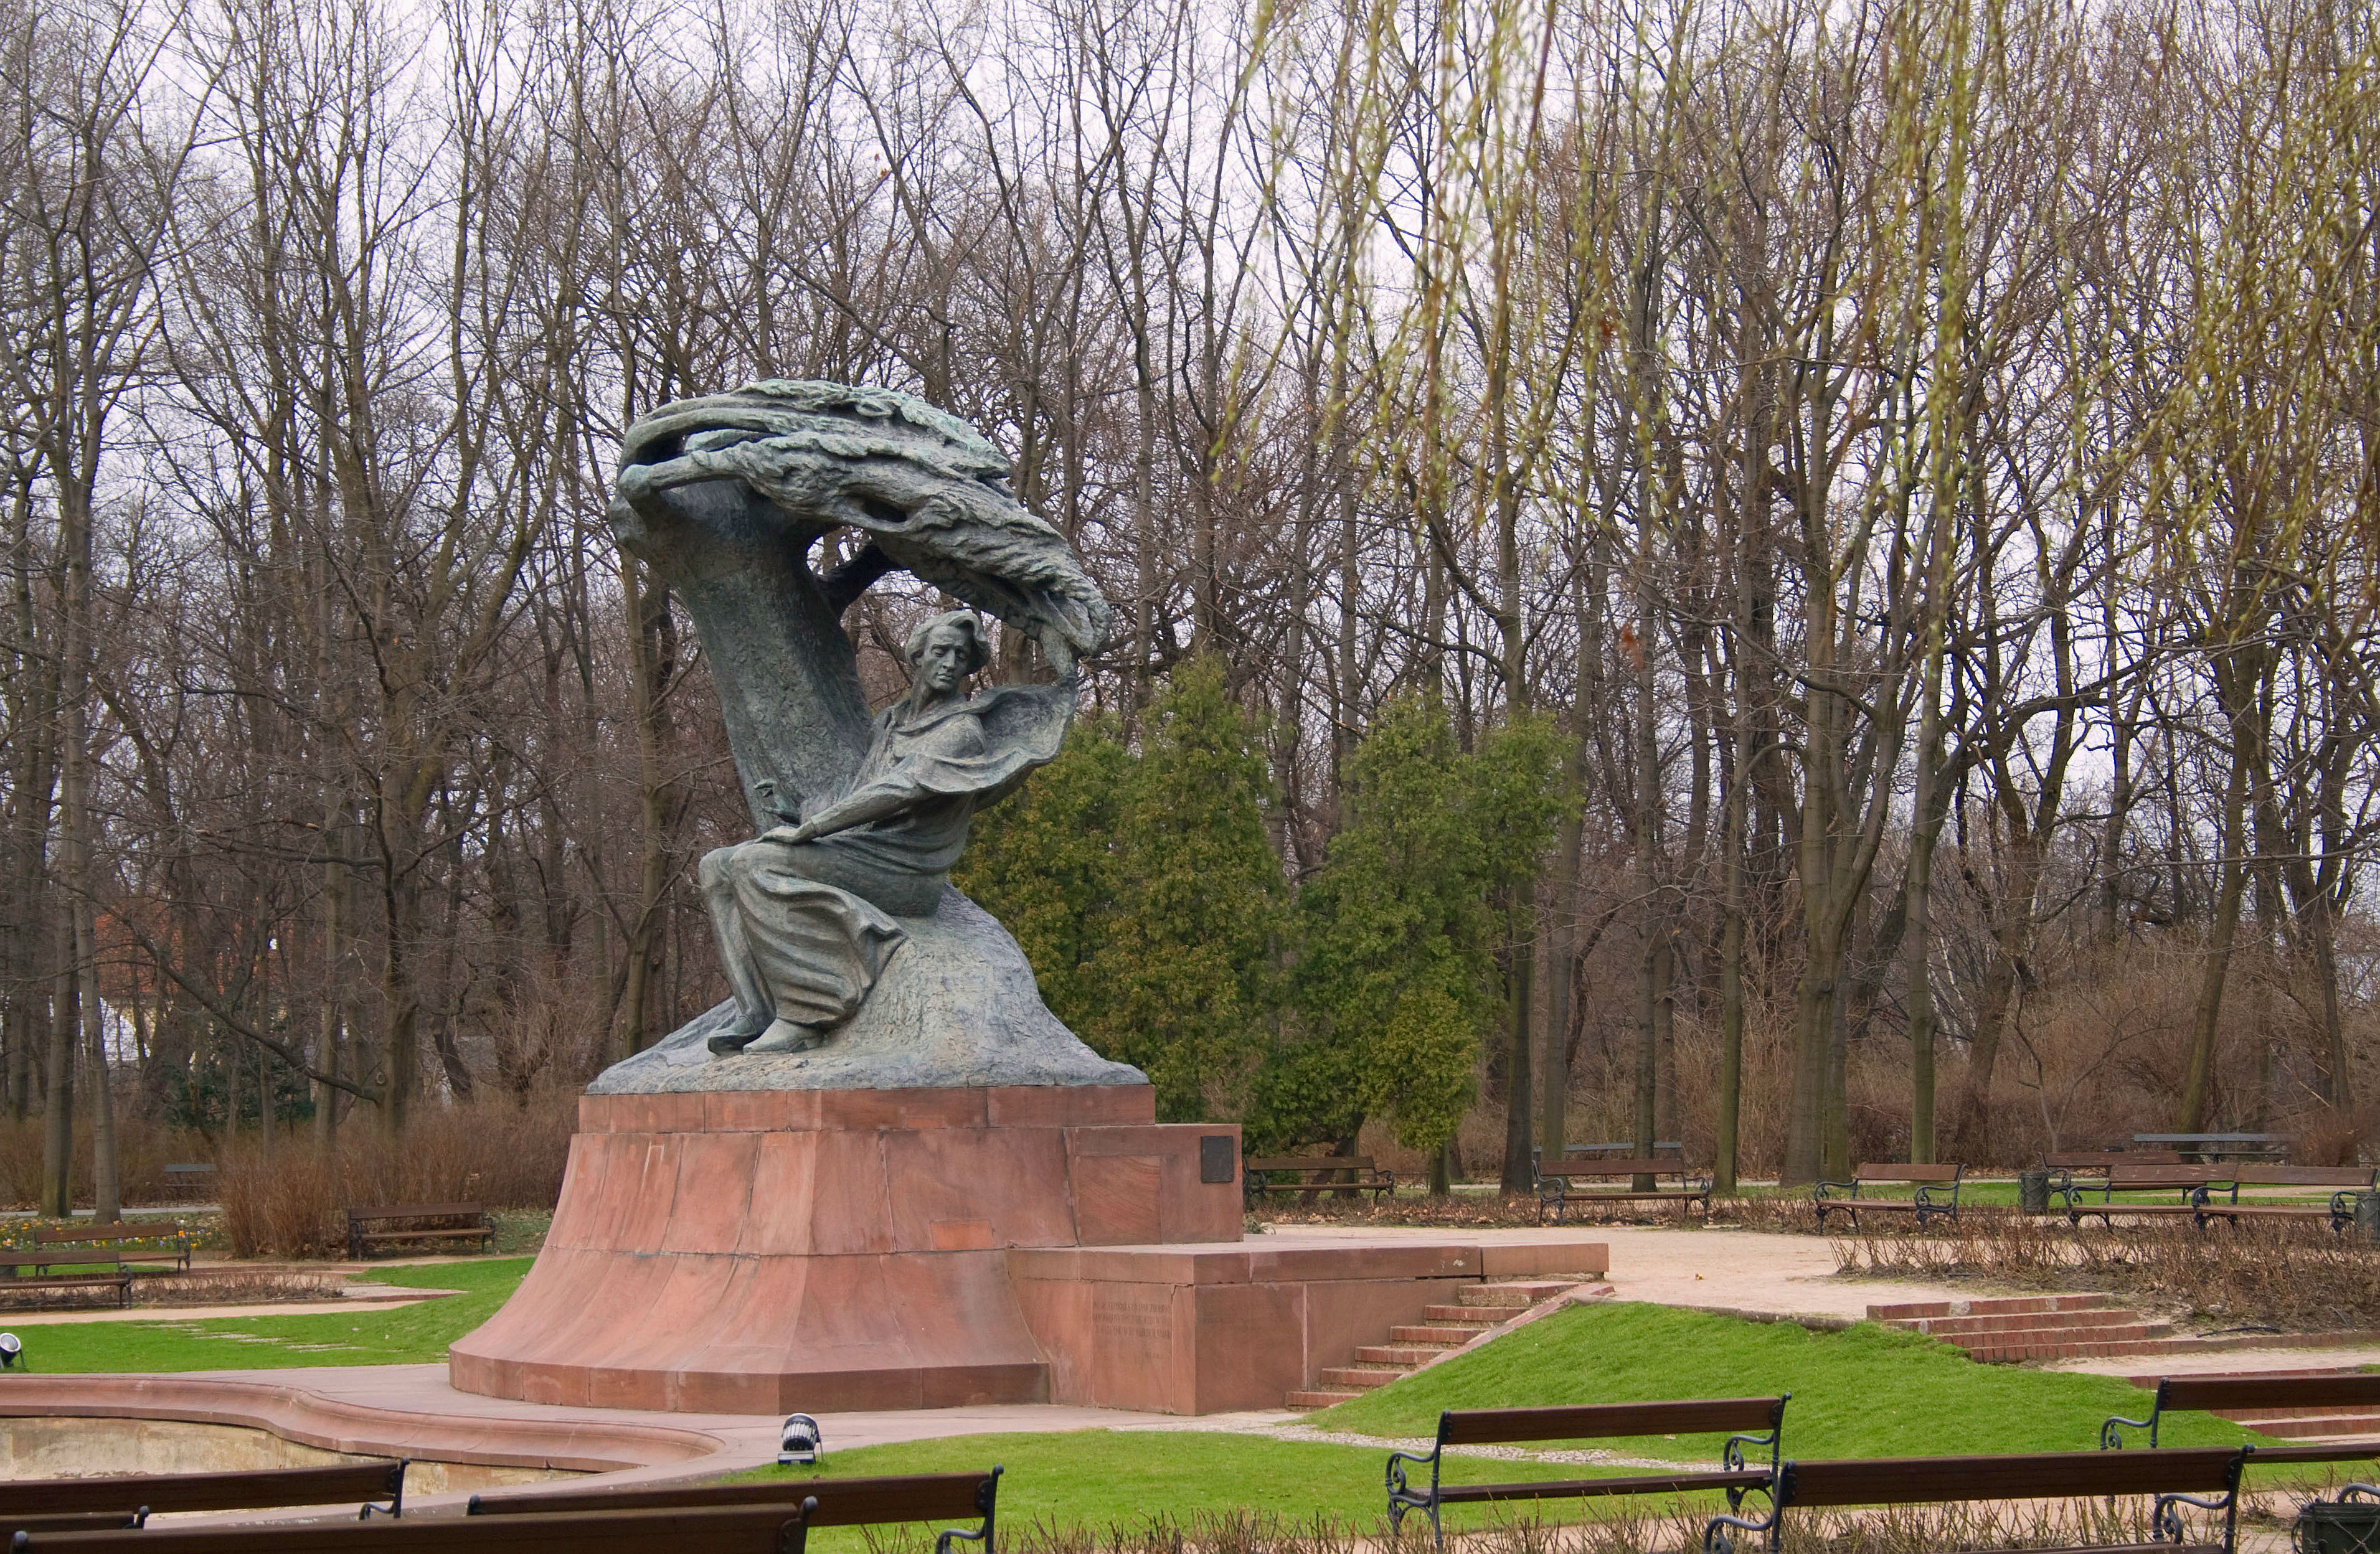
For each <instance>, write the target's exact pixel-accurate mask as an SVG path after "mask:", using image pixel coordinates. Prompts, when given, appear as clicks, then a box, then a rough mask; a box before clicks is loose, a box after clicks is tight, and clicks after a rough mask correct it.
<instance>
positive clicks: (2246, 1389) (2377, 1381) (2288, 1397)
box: [2157, 1373, 2380, 1456]
mask: <svg viewBox="0 0 2380 1554" xmlns="http://www.w3.org/2000/svg"><path fill="white" fill-rule="evenodd" d="M2157 1397H2158V1399H2159V1401H2160V1406H2162V1407H2164V1408H2166V1409H2168V1410H2177V1409H2179V1410H2186V1411H2196V1412H2201V1413H2204V1412H2207V1411H2211V1410H2221V1409H2228V1408H2293V1407H2305V1408H2338V1407H2344V1406H2348V1405H2350V1404H2356V1403H2380V1373H2374V1374H2370V1375H2355V1376H2168V1377H2167V1378H2165V1379H2164V1380H2163V1381H2162V1382H2161V1383H2159V1385H2158V1387H2157ZM2263 1454H2264V1453H2263V1451H2262V1450H2261V1449H2259V1451H2258V1452H2257V1455H2259V1456H2262V1455H2263Z"/></svg>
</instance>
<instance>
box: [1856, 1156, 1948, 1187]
mask: <svg viewBox="0 0 2380 1554" xmlns="http://www.w3.org/2000/svg"><path fill="white" fill-rule="evenodd" d="M1965 1169H1966V1168H1965V1167H1964V1166H1963V1165H1891V1164H1876V1163H1874V1162H1870V1163H1867V1164H1864V1165H1862V1166H1860V1167H1859V1168H1858V1169H1857V1170H1855V1171H1853V1172H1852V1181H1854V1182H1881V1183H1887V1184H1903V1183H1907V1184H1927V1185H1930V1184H1934V1183H1937V1182H1956V1181H1957V1180H1959V1173H1960V1172H1961V1171H1964V1170H1965Z"/></svg>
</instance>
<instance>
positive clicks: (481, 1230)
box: [358, 1225, 488, 1241]
mask: <svg viewBox="0 0 2380 1554" xmlns="http://www.w3.org/2000/svg"><path fill="white" fill-rule="evenodd" d="M487 1233H488V1227H487V1226H485V1225H472V1226H461V1225H457V1226H453V1227H450V1228H446V1229H437V1228H429V1229H423V1230H416V1231H362V1232H358V1234H360V1235H361V1236H362V1237H363V1238H364V1239H365V1240H366V1241H426V1240H429V1239H430V1238H431V1237H433V1236H462V1237H464V1238H466V1239H468V1238H469V1237H472V1236H477V1235H486V1234H487Z"/></svg>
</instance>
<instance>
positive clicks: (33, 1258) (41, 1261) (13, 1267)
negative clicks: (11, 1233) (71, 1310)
mask: <svg viewBox="0 0 2380 1554" xmlns="http://www.w3.org/2000/svg"><path fill="white" fill-rule="evenodd" d="M62 1268H68V1269H90V1270H91V1271H89V1272H84V1273H57V1272H55V1271H52V1270H54V1269H62ZM0 1269H6V1270H7V1271H8V1272H9V1273H11V1274H14V1275H15V1277H14V1278H0V1297H6V1296H7V1295H11V1294H15V1293H19V1292H26V1291H32V1290H84V1289H99V1288H103V1287H104V1286H106V1285H110V1284H113V1285H114V1286H115V1304H116V1305H129V1304H130V1302H131V1300H132V1270H131V1269H128V1268H127V1267H125V1266H124V1254H122V1253H121V1252H108V1251H98V1252H44V1251H38V1250H36V1251H31V1252H11V1251H6V1250H0ZM23 1269H32V1270H34V1271H32V1272H31V1273H30V1274H29V1273H25V1272H23V1271H21V1270H23ZM99 1269H106V1270H107V1271H106V1272H104V1273H102V1272H100V1271H98V1270H99Z"/></svg>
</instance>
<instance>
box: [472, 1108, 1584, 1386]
mask: <svg viewBox="0 0 2380 1554" xmlns="http://www.w3.org/2000/svg"><path fill="white" fill-rule="evenodd" d="M1154 1117H1155V1100H1154V1094H1153V1092H1152V1091H1151V1090H1150V1089H1149V1088H1148V1087H1147V1086H1145V1085H1074V1086H1008V1087H1002V1086H985V1087H961V1088H940V1089H890V1090H865V1089H808V1090H774V1091H763V1090H746V1091H732V1090H716V1091H709V1092H700V1093H654V1094H611V1095H589V1096H587V1097H584V1098H582V1099H581V1101H580V1103H579V1133H578V1135H577V1137H576V1138H575V1139H573V1140H572V1142H571V1152H570V1163H569V1168H568V1171H567V1173H566V1174H565V1178H564V1182H563V1190H562V1199H561V1202H560V1204H559V1206H558V1207H557V1208H556V1209H555V1213H554V1219H553V1229H552V1230H551V1231H550V1232H548V1234H547V1237H546V1243H545V1248H544V1250H543V1251H542V1252H540V1254H539V1257H538V1260H537V1263H536V1266H535V1267H533V1268H532V1269H530V1270H529V1274H528V1278H527V1279H526V1280H524V1281H522V1284H521V1287H520V1289H519V1290H518V1291H517V1292H516V1293H515V1294H514V1296H513V1298H512V1300H511V1301H509V1302H508V1303H506V1305H504V1309H503V1310H501V1311H499V1312H498V1313H497V1314H496V1316H495V1317H493V1318H492V1320H490V1321H489V1323H488V1324H487V1325H486V1326H485V1327H483V1328H481V1329H479V1330H478V1331H477V1332H474V1333H472V1334H470V1335H468V1337H466V1338H464V1339H463V1340H462V1341H461V1342H457V1343H456V1344H455V1346H454V1348H453V1351H452V1353H451V1354H450V1357H449V1360H448V1375H449V1378H450V1379H451V1380H452V1381H453V1383H454V1385H455V1387H457V1388H459V1389H460V1390H464V1391H469V1392H479V1393H483V1394H488V1395H492V1396H496V1397H504V1398H516V1399H521V1400H524V1401H527V1402H552V1403H570V1404H581V1405H589V1406H595V1407H614V1408H642V1409H668V1410H677V1411H683V1412H697V1413H722V1414H783V1413H786V1412H790V1411H794V1410H800V1411H802V1412H806V1413H811V1414H822V1413H830V1412H843V1411H850V1410H859V1409H883V1408H935V1407H949V1406H955V1405H960V1404H967V1403H983V1402H1071V1403H1087V1404H1093V1405H1098V1406H1103V1407H1111V1408H1129V1409H1142V1410H1150V1411H1156V1412H1164V1413H1176V1414H1205V1413H1214V1412H1217V1411H1220V1410H1225V1409H1245V1408H1277V1407H1279V1406H1280V1405H1281V1400H1282V1398H1283V1397H1284V1395H1286V1394H1287V1393H1288V1392H1290V1391H1292V1390H1295V1389H1298V1388H1301V1387H1306V1386H1310V1385H1312V1384H1313V1383H1314V1382H1316V1381H1317V1380H1318V1379H1319V1378H1320V1375H1321V1373H1322V1371H1323V1370H1324V1369H1325V1368H1326V1367H1335V1366H1346V1365H1350V1364H1352V1363H1353V1362H1354V1359H1355V1351H1356V1347H1357V1344H1358V1342H1377V1341H1378V1338H1379V1336H1380V1335H1382V1334H1384V1333H1386V1332H1387V1331H1388V1330H1389V1329H1390V1327H1392V1326H1395V1325H1399V1324H1410V1323H1415V1322H1418V1321H1420V1320H1422V1318H1423V1316H1424V1313H1425V1312H1426V1311H1427V1310H1428V1309H1429V1308H1431V1307H1432V1306H1435V1305H1441V1304H1444V1303H1445V1302H1447V1301H1448V1300H1449V1299H1450V1298H1451V1294H1450V1293H1451V1292H1452V1291H1455V1290H1457V1289H1459V1288H1460V1287H1461V1286H1463V1285H1464V1284H1466V1283H1476V1282H1478V1281H1481V1280H1483V1279H1487V1278H1493V1277H1517V1276H1524V1275H1536V1274H1567V1273H1581V1274H1584V1273H1599V1272H1601V1271H1603V1269H1604V1267H1605V1264H1606V1255H1605V1251H1604V1248H1603V1246H1602V1245H1601V1244H1592V1243H1581V1242H1577V1241H1573V1240H1569V1239H1567V1238H1560V1237H1557V1236H1553V1235H1548V1236H1547V1237H1545V1238H1543V1239H1542V1240H1530V1241H1525V1242H1500V1241H1486V1242H1482V1241H1479V1240H1474V1239H1471V1238H1465V1237H1461V1236H1453V1237H1445V1238H1435V1237H1434V1238H1431V1239H1429V1240H1427V1241H1415V1240H1389V1239H1386V1238H1384V1239H1383V1240H1381V1241H1378V1242H1362V1241H1349V1240H1344V1239H1341V1238H1336V1237H1314V1238H1310V1239H1303V1240H1302V1239H1300V1238H1297V1237H1294V1236H1291V1235H1278V1236H1276V1235H1267V1236H1265V1237H1263V1238H1261V1240H1260V1241H1257V1242H1254V1243H1243V1242H1242V1241H1241V1239H1240V1233H1241V1224H1242V1219H1241V1205H1240V1193H1241V1184H1240V1182H1239V1180H1238V1177H1239V1171H1238V1164H1239V1158H1240V1140H1239V1130H1238V1129H1237V1128H1236V1127H1233V1126H1229V1125H1210V1124H1160V1123H1156V1122H1155V1121H1154V1120H1153V1119H1154Z"/></svg>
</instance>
